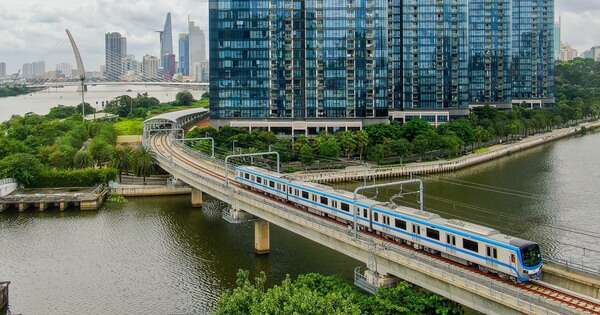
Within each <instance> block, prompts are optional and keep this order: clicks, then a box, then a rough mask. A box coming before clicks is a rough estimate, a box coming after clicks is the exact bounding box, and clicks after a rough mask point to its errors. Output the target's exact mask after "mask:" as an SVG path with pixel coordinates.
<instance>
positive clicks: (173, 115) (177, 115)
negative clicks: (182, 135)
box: [144, 108, 208, 124]
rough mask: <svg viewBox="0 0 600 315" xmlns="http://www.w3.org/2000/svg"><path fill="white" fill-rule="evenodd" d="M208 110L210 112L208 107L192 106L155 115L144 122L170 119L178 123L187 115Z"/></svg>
mask: <svg viewBox="0 0 600 315" xmlns="http://www.w3.org/2000/svg"><path fill="white" fill-rule="evenodd" d="M206 112H208V109H206V108H192V109H185V110H179V111H175V112H168V113H164V114H160V115H157V116H154V117H152V118H149V119H147V120H146V121H144V123H145V124H146V123H150V122H154V121H169V122H172V123H177V122H178V121H180V120H181V119H183V118H185V117H188V116H192V115H197V114H204V113H206Z"/></svg>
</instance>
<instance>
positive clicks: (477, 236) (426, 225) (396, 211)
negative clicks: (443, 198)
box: [236, 166, 543, 282]
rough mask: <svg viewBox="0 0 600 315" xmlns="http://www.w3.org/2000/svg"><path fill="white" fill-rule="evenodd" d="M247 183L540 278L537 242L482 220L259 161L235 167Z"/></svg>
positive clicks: (333, 215) (519, 277)
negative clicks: (373, 195)
mask: <svg viewBox="0 0 600 315" xmlns="http://www.w3.org/2000/svg"><path fill="white" fill-rule="evenodd" d="M236 180H237V181H238V182H240V183H241V184H243V185H244V186H245V187H246V188H247V189H250V190H253V191H257V192H260V193H263V194H266V195H269V196H272V197H274V198H277V199H280V200H282V201H284V202H287V203H291V204H294V205H295V206H296V207H299V208H302V209H304V210H306V211H308V212H310V213H313V214H315V215H319V216H321V217H327V218H329V219H332V220H335V221H338V222H340V223H343V224H346V225H348V226H349V228H351V227H352V226H353V225H354V222H355V221H356V222H357V225H358V229H359V230H360V231H361V233H370V234H374V235H377V236H379V237H381V238H385V239H387V240H389V241H392V242H396V243H403V244H407V245H410V246H413V247H414V248H415V249H418V250H424V251H427V252H429V253H432V254H437V255H440V256H442V257H444V258H446V259H449V260H452V261H455V262H458V263H461V264H464V265H468V266H473V267H477V268H479V269H480V270H482V271H485V272H491V273H495V274H498V275H499V276H501V277H503V278H510V279H512V280H513V281H515V282H528V281H530V280H531V279H536V278H539V276H540V274H541V268H542V265H543V261H542V258H541V253H540V247H539V246H538V244H536V243H534V242H531V241H527V240H523V239H519V238H516V237H512V236H509V235H505V234H501V233H500V232H498V231H496V230H494V229H490V228H487V227H485V226H481V225H476V224H472V223H469V222H465V221H461V220H447V219H444V218H442V217H440V216H439V215H437V214H434V213H430V212H426V211H421V210H418V209H412V208H408V207H401V206H396V205H394V204H390V203H381V202H377V201H374V200H369V199H368V198H366V197H364V196H362V195H357V196H356V198H355V196H354V194H352V193H349V192H346V191H341V190H335V189H333V188H331V187H329V186H324V185H320V184H315V183H307V182H302V181H297V180H293V179H291V178H288V177H286V176H283V175H281V174H278V173H274V172H270V171H267V170H264V169H261V168H258V167H248V166H241V167H237V168H236Z"/></svg>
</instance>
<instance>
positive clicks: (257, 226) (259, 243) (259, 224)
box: [254, 220, 271, 255]
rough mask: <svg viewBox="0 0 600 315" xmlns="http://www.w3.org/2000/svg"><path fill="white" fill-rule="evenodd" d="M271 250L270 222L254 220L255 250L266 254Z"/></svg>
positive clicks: (257, 252) (260, 253) (259, 253)
mask: <svg viewBox="0 0 600 315" xmlns="http://www.w3.org/2000/svg"><path fill="white" fill-rule="evenodd" d="M270 251H271V236H270V229H269V222H267V221H265V220H257V221H255V222H254V252H255V253H256V254H258V255H265V254H268V253H269V252H270Z"/></svg>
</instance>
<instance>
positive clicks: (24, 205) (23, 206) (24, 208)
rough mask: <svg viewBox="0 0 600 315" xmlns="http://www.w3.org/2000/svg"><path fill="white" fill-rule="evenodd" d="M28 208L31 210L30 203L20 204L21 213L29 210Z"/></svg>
mask: <svg viewBox="0 0 600 315" xmlns="http://www.w3.org/2000/svg"><path fill="white" fill-rule="evenodd" d="M27 208H29V204H28V203H26V202H21V203H19V212H24V211H25V210H27Z"/></svg>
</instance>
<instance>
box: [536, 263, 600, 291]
mask: <svg viewBox="0 0 600 315" xmlns="http://www.w3.org/2000/svg"><path fill="white" fill-rule="evenodd" d="M544 281H545V282H548V283H550V284H553V285H556V286H558V287H561V288H565V289H568V290H571V291H573V292H577V293H580V294H583V295H587V296H590V297H593V298H595V299H598V300H600V276H598V275H593V274H590V273H586V272H582V271H578V270H574V269H571V268H569V267H568V266H564V265H559V264H555V263H549V262H546V263H545V264H544Z"/></svg>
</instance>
